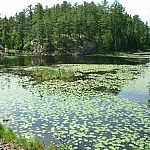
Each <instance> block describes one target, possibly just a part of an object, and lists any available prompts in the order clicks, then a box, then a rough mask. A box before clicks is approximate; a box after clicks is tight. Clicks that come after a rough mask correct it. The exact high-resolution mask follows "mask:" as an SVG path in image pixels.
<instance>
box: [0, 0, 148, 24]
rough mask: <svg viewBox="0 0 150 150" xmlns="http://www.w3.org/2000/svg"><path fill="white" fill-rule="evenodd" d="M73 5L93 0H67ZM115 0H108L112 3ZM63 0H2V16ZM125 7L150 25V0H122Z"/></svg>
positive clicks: (99, 1)
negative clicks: (29, 7)
mask: <svg viewBox="0 0 150 150" xmlns="http://www.w3.org/2000/svg"><path fill="white" fill-rule="evenodd" d="M66 1H68V2H71V4H72V5H73V4H74V3H75V2H77V3H78V4H82V3H83V2H84V1H86V2H91V0H66ZM113 1H114V0H108V2H109V4H110V5H111V4H112V3H113ZM62 2H63V0H0V14H1V16H0V17H4V16H5V15H6V16H7V17H9V16H13V15H14V14H15V13H16V12H20V11H22V10H23V9H25V8H27V7H28V5H30V4H32V5H33V6H35V5H36V4H37V3H41V4H43V6H44V7H45V6H49V7H52V6H53V5H54V4H58V3H59V4H61V3H62ZM93 2H94V3H95V4H98V3H101V0H93ZM119 2H120V3H121V4H122V5H123V7H125V8H126V11H127V13H128V14H131V15H132V16H133V15H139V18H141V20H142V21H144V22H145V21H148V23H149V25H150V2H149V0H120V1H119Z"/></svg>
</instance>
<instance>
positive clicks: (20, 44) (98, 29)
mask: <svg viewBox="0 0 150 150" xmlns="http://www.w3.org/2000/svg"><path fill="white" fill-rule="evenodd" d="M34 43H36V44H37V43H38V44H39V45H40V47H39V51H45V52H49V53H51V52H53V51H55V50H57V51H64V50H65V51H66V52H80V53H95V52H103V53H114V52H115V53H117V52H136V51H138V50H144V49H147V48H150V27H149V26H148V22H143V21H142V20H141V19H140V18H139V16H138V15H135V16H131V15H130V14H128V13H127V12H126V10H125V8H124V7H123V6H122V5H121V4H120V2H118V1H117V0H115V1H114V2H113V4H111V5H109V3H108V2H107V0H103V1H102V2H101V4H95V3H94V2H91V3H87V2H84V3H83V4H81V5H78V4H77V3H75V4H74V5H72V4H71V3H69V2H67V1H64V2H63V3H62V4H57V5H54V6H53V7H51V8H48V7H45V8H43V5H42V4H40V3H38V4H37V5H35V6H32V5H29V6H28V7H27V8H26V9H24V10H23V11H22V12H19V13H16V14H15V15H14V16H11V17H9V18H7V17H6V16H5V17H4V18H0V46H1V47H2V48H5V47H6V48H8V49H17V50H20V51H21V50H26V51H33V50H34V48H33V45H34ZM37 50H38V49H37Z"/></svg>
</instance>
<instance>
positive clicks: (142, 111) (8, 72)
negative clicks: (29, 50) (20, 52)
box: [0, 56, 150, 150]
mask: <svg viewBox="0 0 150 150" xmlns="http://www.w3.org/2000/svg"><path fill="white" fill-rule="evenodd" d="M0 62H1V63H0V66H1V70H0V122H2V121H3V119H5V118H9V121H8V122H7V123H4V124H5V125H6V126H9V127H11V128H13V129H14V131H15V132H16V133H17V134H21V135H22V136H24V137H25V138H30V137H32V136H34V137H36V138H39V139H41V140H43V141H44V143H45V145H48V144H49V143H50V142H53V143H61V144H64V143H65V144H67V145H66V146H68V147H69V149H77V150H84V149H91V150H95V149H115V150H117V149H118V150H119V149H128V150H130V149H132V148H133V147H140V148H141V149H148V148H149V147H150V106H149V105H150V104H149V102H148V100H149V99H150V63H149V59H129V58H128V59H125V58H112V57H111V58H110V57H76V58H70V57H67V58H65V57H63V58H62V57H60V58H59V57H57V58H56V57H48V56H30V57H28V56H27V57H23V56H22V57H21V56H20V57H16V56H9V57H1V58H0ZM52 64H57V66H58V67H60V68H69V69H71V70H75V71H76V76H78V77H80V78H77V79H76V80H74V81H63V80H62V81H61V80H56V81H55V80H53V81H50V82H46V81H45V82H41V81H36V80H34V79H33V78H32V77H30V76H28V75H27V74H24V73H23V74H22V73H18V68H19V69H21V70H24V72H26V71H28V70H29V69H31V68H32V66H49V67H50V66H51V65H52ZM18 66H19V67H18Z"/></svg>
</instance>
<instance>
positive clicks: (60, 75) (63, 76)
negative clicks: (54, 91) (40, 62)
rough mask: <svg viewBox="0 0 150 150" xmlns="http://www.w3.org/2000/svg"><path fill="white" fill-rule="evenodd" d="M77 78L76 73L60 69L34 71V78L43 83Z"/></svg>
mask: <svg viewBox="0 0 150 150" xmlns="http://www.w3.org/2000/svg"><path fill="white" fill-rule="evenodd" d="M74 76H75V74H74V72H73V71H71V70H66V69H60V68H37V69H35V70H33V72H32V77H33V78H35V79H40V80H42V81H48V80H55V79H60V80H70V79H73V78H74Z"/></svg>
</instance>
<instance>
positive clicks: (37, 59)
mask: <svg viewBox="0 0 150 150" xmlns="http://www.w3.org/2000/svg"><path fill="white" fill-rule="evenodd" d="M148 61H149V59H131V58H130V59H128V58H119V57H104V56H93V57H92V56H84V57H71V56H62V57H52V56H6V57H0V65H3V66H5V67H9V66H43V65H44V66H45V65H51V64H62V63H63V64H76V63H77V64H118V65H123V64H129V65H136V64H145V63H146V62H148Z"/></svg>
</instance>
